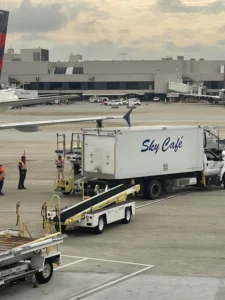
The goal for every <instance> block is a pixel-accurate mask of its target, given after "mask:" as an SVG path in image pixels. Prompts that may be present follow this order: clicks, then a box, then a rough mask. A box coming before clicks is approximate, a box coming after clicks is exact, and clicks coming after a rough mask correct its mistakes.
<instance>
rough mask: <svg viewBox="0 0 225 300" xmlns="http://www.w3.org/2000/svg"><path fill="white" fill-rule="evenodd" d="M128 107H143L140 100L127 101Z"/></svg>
mask: <svg viewBox="0 0 225 300" xmlns="http://www.w3.org/2000/svg"><path fill="white" fill-rule="evenodd" d="M126 105H129V106H139V105H141V101H140V100H139V99H138V98H131V99H127V100H126Z"/></svg>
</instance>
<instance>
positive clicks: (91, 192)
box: [84, 189, 97, 197]
mask: <svg viewBox="0 0 225 300" xmlns="http://www.w3.org/2000/svg"><path fill="white" fill-rule="evenodd" d="M96 195H97V193H96V191H95V190H92V189H85V190H84V196H88V197H94V196H96Z"/></svg>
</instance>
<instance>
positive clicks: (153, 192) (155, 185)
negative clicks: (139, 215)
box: [148, 180, 162, 200]
mask: <svg viewBox="0 0 225 300" xmlns="http://www.w3.org/2000/svg"><path fill="white" fill-rule="evenodd" d="M161 193H162V185H161V183H160V182H159V181H158V180H152V181H150V182H149V185H148V199H150V200H155V199H157V198H159V196H160V194H161Z"/></svg>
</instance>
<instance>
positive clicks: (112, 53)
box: [51, 39, 135, 61]
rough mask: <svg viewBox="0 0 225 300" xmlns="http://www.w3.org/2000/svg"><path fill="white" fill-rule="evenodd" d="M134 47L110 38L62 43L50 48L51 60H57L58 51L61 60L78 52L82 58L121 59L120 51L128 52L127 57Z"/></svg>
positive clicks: (65, 59)
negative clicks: (62, 44) (123, 44)
mask: <svg viewBox="0 0 225 300" xmlns="http://www.w3.org/2000/svg"><path fill="white" fill-rule="evenodd" d="M133 51H135V49H134V48H133V47H131V46H129V47H123V46H122V45H121V44H120V43H119V42H113V41H111V40H107V39H104V40H97V41H89V42H87V43H82V42H80V43H74V44H73V45H64V46H63V47H60V46H59V47H58V46H55V47H53V48H52V49H51V53H52V54H53V55H51V60H57V58H59V56H60V53H61V54H62V52H63V56H62V55H61V59H62V61H68V58H69V54H70V53H71V52H72V53H79V54H81V55H82V56H83V59H84V60H119V59H121V56H120V53H121V52H126V53H129V55H128V56H127V58H128V59H129V58H130V57H131V55H132V53H133Z"/></svg>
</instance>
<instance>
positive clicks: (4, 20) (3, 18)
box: [0, 10, 9, 78]
mask: <svg viewBox="0 0 225 300" xmlns="http://www.w3.org/2000/svg"><path fill="white" fill-rule="evenodd" d="M8 19H9V12H8V11H5V10H0V78H1V73H2V65H3V57H4V50H5V41H6V33H7V27H8Z"/></svg>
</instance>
